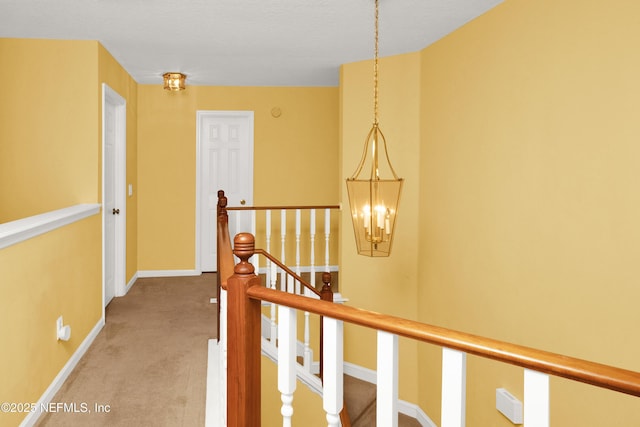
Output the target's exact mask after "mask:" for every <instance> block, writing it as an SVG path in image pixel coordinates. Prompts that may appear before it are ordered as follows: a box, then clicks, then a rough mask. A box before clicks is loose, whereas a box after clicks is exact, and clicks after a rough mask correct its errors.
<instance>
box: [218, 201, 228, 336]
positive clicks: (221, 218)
mask: <svg viewBox="0 0 640 427" xmlns="http://www.w3.org/2000/svg"><path fill="white" fill-rule="evenodd" d="M226 208H227V198H226V197H225V196H224V191H223V190H218V206H217V207H216V213H217V217H216V230H220V224H227V223H228V222H229V220H228V218H227V209H226ZM216 234H217V233H216ZM217 240H219V239H217ZM217 247H218V242H216V248H217ZM216 265H217V266H218V274H216V301H218V304H216V305H217V308H216V318H217V321H216V325H217V330H218V331H217V332H218V334H217V335H216V336H217V337H218V339H219V338H220V305H221V301H222V299H221V296H220V289H221V288H222V280H221V277H220V251H219V250H217V249H216Z"/></svg>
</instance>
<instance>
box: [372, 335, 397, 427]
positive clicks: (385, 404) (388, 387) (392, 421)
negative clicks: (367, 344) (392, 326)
mask: <svg viewBox="0 0 640 427" xmlns="http://www.w3.org/2000/svg"><path fill="white" fill-rule="evenodd" d="M377 385H378V387H377V390H378V391H377V400H376V401H377V412H376V424H377V425H379V426H389V427H398V336H397V335H394V334H390V333H388V332H384V331H378V377H377Z"/></svg>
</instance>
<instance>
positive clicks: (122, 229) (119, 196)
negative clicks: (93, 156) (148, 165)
mask: <svg viewBox="0 0 640 427" xmlns="http://www.w3.org/2000/svg"><path fill="white" fill-rule="evenodd" d="M106 104H110V105H113V106H114V107H115V123H114V129H115V139H116V140H115V153H114V154H115V167H114V170H111V171H109V170H107V167H106V166H107V165H105V152H104V151H105V143H104V142H105V136H106V135H105V125H104V124H105V120H106V118H105V106H106ZM126 162H127V101H126V100H125V99H124V98H123V97H122V96H120V95H119V94H118V93H117V92H116V91H114V90H113V89H111V88H110V87H109V86H108V85H107V84H106V83H103V84H102V201H103V209H102V318H103V319H104V315H105V314H104V298H105V284H106V283H105V282H106V280H105V278H106V273H105V256H106V254H107V251H113V252H114V253H115V256H114V274H113V277H114V286H115V292H114V295H115V296H123V295H124V294H125V293H126V279H125V274H126V273H125V270H126V241H127V240H126V233H127V200H126V194H125V193H126V191H125V190H126V172H127V167H126V164H127V163H126ZM109 172H110V173H113V174H114V182H115V188H114V189H113V191H114V201H115V204H116V206H118V209H120V214H119V215H118V217H117V220H116V222H115V242H114V244H115V247H114V248H107V247H106V239H105V221H106V215H113V214H112V212H105V209H104V200H105V174H107V173H109Z"/></svg>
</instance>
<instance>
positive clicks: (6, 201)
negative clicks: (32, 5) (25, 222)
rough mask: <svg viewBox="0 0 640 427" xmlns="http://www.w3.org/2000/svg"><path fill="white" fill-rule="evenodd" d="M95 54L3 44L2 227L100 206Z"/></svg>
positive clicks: (92, 49) (78, 46)
mask: <svg viewBox="0 0 640 427" xmlns="http://www.w3.org/2000/svg"><path fill="white" fill-rule="evenodd" d="M96 46H97V43H96V42H91V41H53V40H24V39H2V38H0V64H2V69H3V71H2V75H3V77H4V79H5V80H8V81H11V84H9V85H5V86H6V87H5V88H4V89H3V91H2V96H0V120H1V123H0V223H3V222H9V221H13V220H16V219H20V218H23V217H27V216H31V215H36V214H41V213H44V212H47V211H51V210H56V209H60V208H64V207H67V206H71V205H74V204H78V203H85V202H94V201H95V200H96V199H95V194H96V188H97V187H98V181H97V179H98V176H97V174H95V173H93V170H94V169H95V165H96V164H97V162H98V146H97V145H96V140H95V135H96V134H95V129H96V128H97V127H98V122H97V120H98V114H97V108H98V99H99V98H98V93H97V91H96V90H95V79H96V72H97V62H96Z"/></svg>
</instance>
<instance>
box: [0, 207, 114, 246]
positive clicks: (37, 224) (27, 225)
mask: <svg viewBox="0 0 640 427" xmlns="http://www.w3.org/2000/svg"><path fill="white" fill-rule="evenodd" d="M100 207H101V205H100V204H99V203H83V204H79V205H74V206H70V207H68V208H63V209H58V210H55V211H50V212H45V213H43V214H40V215H34V216H30V217H27V218H22V219H18V220H15V221H10V222H7V223H4V224H0V249H4V248H6V247H8V246H11V245H15V244H16V243H20V242H23V241H25V240H28V239H31V238H32V237H36V236H38V235H40V234H44V233H48V232H49V231H52V230H55V229H56V228H60V227H64V226H65V225H68V224H72V223H74V222H76V221H80V220H81V219H84V218H87V217H89V216H92V215H95V214H97V213H99V212H100Z"/></svg>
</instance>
